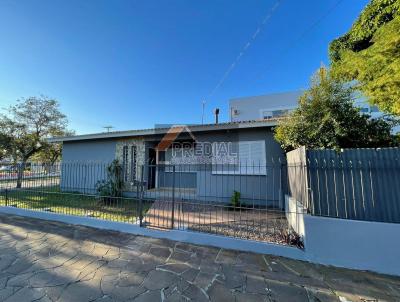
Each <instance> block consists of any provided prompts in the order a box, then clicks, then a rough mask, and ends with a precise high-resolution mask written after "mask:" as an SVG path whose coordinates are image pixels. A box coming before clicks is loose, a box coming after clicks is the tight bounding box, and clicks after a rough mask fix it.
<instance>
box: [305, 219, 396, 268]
mask: <svg viewBox="0 0 400 302" xmlns="http://www.w3.org/2000/svg"><path fill="white" fill-rule="evenodd" d="M304 229H305V238H304V239H305V247H306V258H307V259H308V260H310V261H312V262H316V263H323V264H329V265H334V266H341V267H347V268H354V269H362V270H371V271H375V272H379V273H385V274H391V275H398V276H400V261H399V260H400V240H399V239H398V238H399V234H400V224H396V223H383V222H370V221H358V220H350V219H339V218H327V217H317V216H311V215H304Z"/></svg>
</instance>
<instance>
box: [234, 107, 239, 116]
mask: <svg viewBox="0 0 400 302" xmlns="http://www.w3.org/2000/svg"><path fill="white" fill-rule="evenodd" d="M238 115H239V110H237V109H233V108H232V116H238Z"/></svg>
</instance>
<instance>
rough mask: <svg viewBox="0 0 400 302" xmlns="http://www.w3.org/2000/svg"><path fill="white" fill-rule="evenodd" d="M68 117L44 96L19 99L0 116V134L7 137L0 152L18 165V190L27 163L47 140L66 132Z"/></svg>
mask: <svg viewBox="0 0 400 302" xmlns="http://www.w3.org/2000/svg"><path fill="white" fill-rule="evenodd" d="M66 127H67V118H66V116H65V115H64V114H62V113H61V112H60V110H59V104H58V102H57V101H56V100H54V99H50V98H47V97H44V96H41V97H30V98H27V99H22V100H18V101H17V104H16V105H14V106H10V107H9V108H8V110H7V114H2V115H1V116H0V132H1V133H2V135H3V136H4V137H8V138H10V141H9V142H8V143H7V144H4V145H3V146H0V147H2V149H4V150H6V152H7V155H8V156H9V157H11V158H12V159H13V161H14V162H15V163H18V164H19V169H18V179H17V187H18V188H20V187H21V183H22V175H23V170H24V168H25V165H26V162H27V161H28V159H29V158H31V157H32V156H33V155H34V154H35V153H37V152H39V151H40V150H42V149H43V148H44V147H45V146H47V145H48V143H47V138H49V137H51V136H53V135H55V134H57V133H60V132H65V131H66Z"/></svg>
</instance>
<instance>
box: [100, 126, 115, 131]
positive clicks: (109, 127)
mask: <svg viewBox="0 0 400 302" xmlns="http://www.w3.org/2000/svg"><path fill="white" fill-rule="evenodd" d="M103 128H104V129H106V130H107V132H110V130H111V129H112V128H114V127H113V126H111V125H108V126H103Z"/></svg>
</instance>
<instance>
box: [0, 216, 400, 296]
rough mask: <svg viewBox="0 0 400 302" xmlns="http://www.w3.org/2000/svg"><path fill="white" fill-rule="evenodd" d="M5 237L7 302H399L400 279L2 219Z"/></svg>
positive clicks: (0, 273) (1, 245)
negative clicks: (192, 301)
mask: <svg viewBox="0 0 400 302" xmlns="http://www.w3.org/2000/svg"><path fill="white" fill-rule="evenodd" d="M0 238H1V239H0V301H17V302H22V301H42V302H44V301H74V302H75V301H104V302H106V301H188V300H194V301H291V302H294V301H342V302H343V301H400V278H393V277H389V276H383V275H378V274H373V273H369V272H357V271H351V270H345V269H337V268H332V267H324V266H318V265H313V264H309V263H304V262H300V261H294V260H289V259H285V258H280V257H272V256H263V255H258V254H252V253H242V252H235V251H229V250H221V249H218V248H210V247H205V246H195V245H190V244H184V243H179V242H174V241H169V240H159V239H152V238H147V237H141V236H134V235H128V234H121V233H117V232H110V231H102V230H96V229H92V228H86V227H79V226H71V225H66V224H62V223H56V222H47V221H43V220H35V219H29V218H22V217H16V216H10V215H7V216H6V215H3V214H0ZM363 299H364V300H363Z"/></svg>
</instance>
